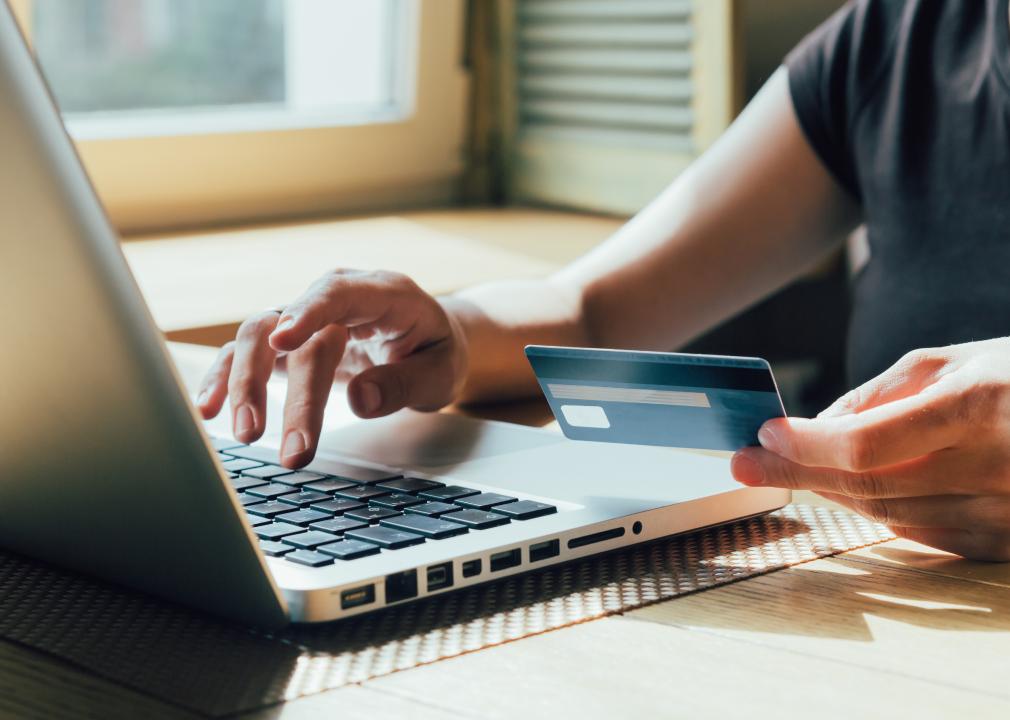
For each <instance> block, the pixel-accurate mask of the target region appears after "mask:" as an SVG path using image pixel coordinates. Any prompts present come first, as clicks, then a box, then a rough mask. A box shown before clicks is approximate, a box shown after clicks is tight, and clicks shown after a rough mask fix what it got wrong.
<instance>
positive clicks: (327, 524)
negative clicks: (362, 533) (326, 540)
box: [309, 517, 368, 535]
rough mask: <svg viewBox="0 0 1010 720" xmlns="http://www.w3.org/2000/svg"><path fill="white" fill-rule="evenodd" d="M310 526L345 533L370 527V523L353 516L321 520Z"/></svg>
mask: <svg viewBox="0 0 1010 720" xmlns="http://www.w3.org/2000/svg"><path fill="white" fill-rule="evenodd" d="M309 527H311V528H312V529H313V530H320V531H322V532H328V533H333V534H334V535H343V534H344V533H345V532H347V531H348V530H357V529H358V528H363V527H368V523H366V522H362V521H361V520H354V519H353V518H348V517H340V518H331V519H329V520H320V521H319V522H314V523H312V525H310V526H309Z"/></svg>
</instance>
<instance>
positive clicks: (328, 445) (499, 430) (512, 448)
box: [319, 410, 566, 473]
mask: <svg viewBox="0 0 1010 720" xmlns="http://www.w3.org/2000/svg"><path fill="white" fill-rule="evenodd" d="M564 442H566V440H565V438H564V436H562V435H560V434H555V433H551V432H548V431H546V430H539V429H535V428H528V427H523V426H520V425H512V424H506V423H497V422H488V421H481V420H473V419H471V418H467V417H463V416H460V415H447V414H445V413H418V412H413V411H410V410H405V411H403V412H398V413H396V414H395V415H391V416H389V417H386V418H381V419H379V420H368V421H365V422H354V423H351V424H349V425H345V426H343V427H340V428H337V429H334V430H331V431H329V432H324V433H323V435H322V438H321V440H320V443H319V449H320V452H321V453H322V454H324V455H325V454H329V453H332V454H335V455H341V456H347V457H357V458H361V459H363V460H370V461H372V462H375V463H379V464H382V465H388V466H391V467H404V468H412V469H416V470H421V469H435V468H438V469H439V471H440V472H442V473H445V472H447V471H449V470H451V468H452V466H455V465H459V464H461V463H464V462H469V461H472V460H478V459H481V458H490V457H495V456H499V455H506V454H511V453H516V452H522V451H525V450H532V449H536V448H542V447H546V446H549V445H558V444H561V443H564Z"/></svg>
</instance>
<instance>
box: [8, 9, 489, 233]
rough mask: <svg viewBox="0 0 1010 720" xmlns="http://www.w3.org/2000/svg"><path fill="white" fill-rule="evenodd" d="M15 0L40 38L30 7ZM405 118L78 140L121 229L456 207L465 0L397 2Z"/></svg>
mask: <svg viewBox="0 0 1010 720" xmlns="http://www.w3.org/2000/svg"><path fill="white" fill-rule="evenodd" d="M33 1H34V0H12V7H13V8H14V10H15V13H16V14H17V15H18V16H19V18H20V19H21V20H22V24H23V27H25V30H26V34H27V35H28V36H29V37H30V35H31V27H30V22H28V21H30V17H31V4H32V2H33ZM399 2H401V3H402V8H403V10H402V16H401V17H402V18H403V27H402V28H401V33H400V34H401V38H402V40H401V41H402V42H404V43H405V44H406V45H405V53H404V54H405V56H406V57H407V58H410V65H411V67H410V70H409V72H408V73H406V76H405V78H404V82H405V83H406V87H404V88H401V91H402V92H404V93H406V97H407V98H408V101H407V102H406V103H405V106H406V107H407V108H409V109H410V110H409V112H408V113H406V115H405V116H404V117H402V118H395V119H387V120H383V121H382V122H376V123H371V124H346V125H335V126H330V127H318V126H317V127H292V128H284V129H265V130H244V131H236V132H206V133H201V134H190V135H183V134H164V135H156V136H143V137H118V138H91V139H81V140H79V141H76V145H77V148H78V151H79V153H80V155H81V158H82V160H83V161H84V164H85V167H86V168H87V170H88V172H89V174H90V176H91V179H92V181H93V182H94V184H95V187H96V189H97V190H98V194H99V196H100V197H101V199H102V201H103V203H104V204H105V207H106V210H107V211H108V213H109V216H110V217H111V219H112V221H113V223H114V225H115V226H116V227H117V228H118V229H119V230H120V232H122V233H126V234H133V233H144V232H150V231H153V230H167V229H178V228H184V227H201V226H209V225H222V224H233V223H239V222H251V221H257V220H267V219H280V218H288V217H305V216H312V215H328V214H337V213H347V212H359V211H361V212H364V211H377V210H384V209H388V208H392V207H397V208H400V207H410V206H420V205H438V204H446V203H448V202H450V201H451V200H453V199H454V198H455V195H456V192H457V185H458V180H459V177H460V176H461V174H462V172H463V170H464V152H463V149H464V145H465V141H466V112H467V93H468V89H469V88H468V76H467V73H466V69H465V68H464V66H463V42H464V22H465V18H464V0H399Z"/></svg>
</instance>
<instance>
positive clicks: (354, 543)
mask: <svg viewBox="0 0 1010 720" xmlns="http://www.w3.org/2000/svg"><path fill="white" fill-rule="evenodd" d="M316 550H317V551H318V552H323V553H326V554H327V555H333V556H334V557H337V558H340V559H341V560H356V559H357V558H359V557H365V556H366V555H375V554H377V553H379V552H381V550H379V546H378V545H373V544H372V543H366V542H361V541H360V540H341V541H340V542H335V543H330V544H329V545H320V546H319V547H317V548H316Z"/></svg>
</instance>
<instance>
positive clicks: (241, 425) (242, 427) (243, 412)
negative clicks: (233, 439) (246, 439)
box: [235, 405, 256, 435]
mask: <svg viewBox="0 0 1010 720" xmlns="http://www.w3.org/2000/svg"><path fill="white" fill-rule="evenodd" d="M255 425H256V418H255V417H254V416H253V411H252V408H251V407H249V406H248V405H242V406H240V407H239V409H238V410H236V411H235V434H236V435H245V434H246V433H249V432H252V431H253V430H254V429H255Z"/></svg>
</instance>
